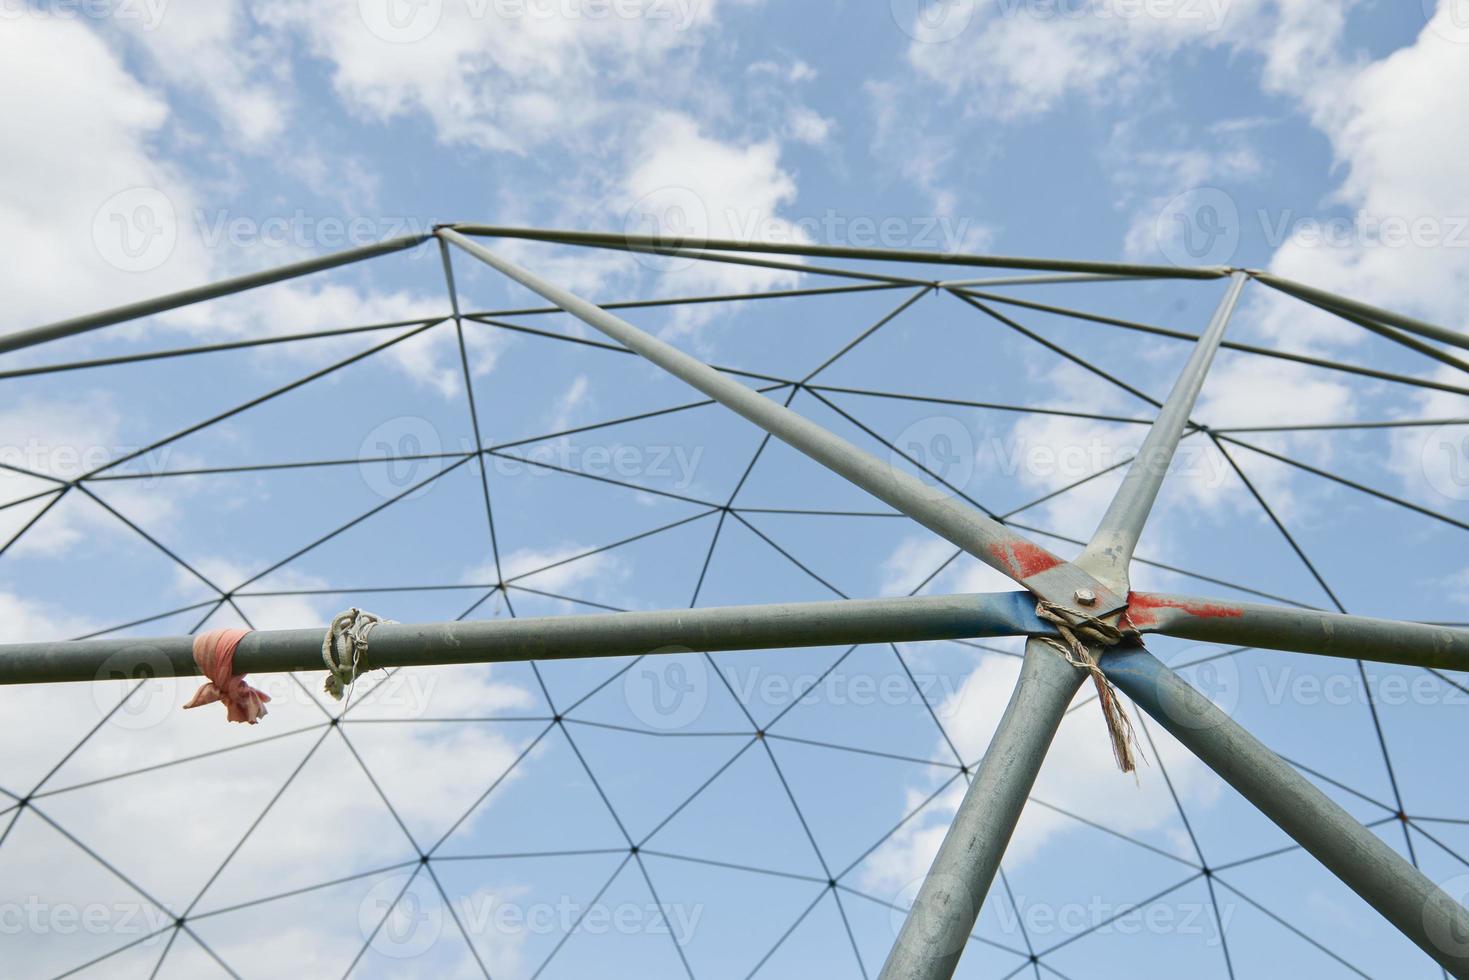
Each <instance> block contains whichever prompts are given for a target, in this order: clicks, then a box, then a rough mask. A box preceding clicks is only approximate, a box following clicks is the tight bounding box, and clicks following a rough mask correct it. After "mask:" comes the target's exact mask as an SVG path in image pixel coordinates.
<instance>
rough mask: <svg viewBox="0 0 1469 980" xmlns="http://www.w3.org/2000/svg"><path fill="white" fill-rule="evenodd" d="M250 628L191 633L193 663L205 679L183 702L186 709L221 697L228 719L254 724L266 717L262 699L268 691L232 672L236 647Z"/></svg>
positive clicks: (263, 699)
mask: <svg viewBox="0 0 1469 980" xmlns="http://www.w3.org/2000/svg"><path fill="white" fill-rule="evenodd" d="M251 632H253V631H252V630H243V629H221V630H210V631H209V632H208V633H200V634H199V635H198V636H196V637H194V663H196V664H198V666H199V672H200V673H201V674H203V675H204V676H205V677H207V678H208V680H206V681H205V682H204V683H203V684H201V685H200V686H199V690H197V691H195V692H194V696H193V697H192V698H190V699H189V703H188V704H186V705H184V708H185V710H187V709H189V708H197V707H199V706H200V705H205V704H213V703H214V702H215V701H223V702H224V707H225V712H226V716H227V718H228V720H229V721H238V722H242V723H244V724H247V725H254V724H258V723H259V721H260V719H261V718H264V717H265V715H266V714H267V712H266V710H265V702H267V701H269V700H270V695H269V694H266V693H265V692H264V691H257V690H255V688H253V687H251V686H250V685H249V684H246V683H245V675H244V674H236V673H235V650H236V649H237V648H238V647H239V645H240V641H241V640H243V639H244V638H245V637H247V636H249V635H250V633H251Z"/></svg>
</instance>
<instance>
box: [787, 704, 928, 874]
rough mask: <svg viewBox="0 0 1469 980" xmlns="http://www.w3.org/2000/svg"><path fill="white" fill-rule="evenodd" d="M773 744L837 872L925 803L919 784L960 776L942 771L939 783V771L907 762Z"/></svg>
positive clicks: (794, 744) (793, 792) (789, 743)
mask: <svg viewBox="0 0 1469 980" xmlns="http://www.w3.org/2000/svg"><path fill="white" fill-rule="evenodd" d="M798 710H799V709H798ZM769 741H770V750H771V752H772V753H773V754H774V756H775V760H776V762H777V763H778V764H779V765H780V769H781V773H782V775H784V776H785V778H786V782H788V783H789V784H790V785H791V795H792V796H794V797H795V801H796V804H797V805H798V806H799V807H800V808H801V814H802V815H803V816H804V817H805V819H806V823H807V824H808V825H809V826H810V827H811V832H812V834H813V835H814V836H815V837H816V840H817V841H818V842H819V843H820V844H821V849H822V854H823V855H824V856H825V857H826V859H827V862H828V863H829V864H830V865H831V866H832V870H833V872H837V871H840V870H841V869H842V868H845V867H847V866H848V865H850V864H852V863H853V862H856V861H858V860H860V859H861V858H862V857H863V856H864V854H866V853H867V852H868V851H869V850H870V849H871V848H872V847H873V846H874V845H876V844H878V843H879V842H880V841H881V840H882V839H883V838H884V836H885V835H887V834H888V833H890V832H891V831H892V830H893V828H894V827H895V826H897V825H898V824H899V823H900V822H901V821H902V820H903V818H904V817H906V816H907V815H908V814H909V813H910V812H911V811H912V810H913V808H914V807H915V806H916V805H917V804H918V803H919V802H921V801H922V799H923V796H922V795H920V794H919V793H918V792H915V790H914V786H915V784H918V783H920V782H921V783H924V784H925V785H926V784H927V783H928V781H929V780H931V779H934V778H937V779H939V780H940V781H942V780H944V779H948V778H950V777H952V776H955V775H957V772H956V771H943V770H937V773H938V775H937V776H936V777H935V776H934V775H931V774H930V772H929V770H930V769H932V768H933V767H930V766H924V765H921V764H917V763H913V762H908V761H906V760H897V759H887V758H882V757H879V756H873V755H866V754H861V753H854V752H842V751H839V750H835V749H829V748H826V747H824V746H817V745H807V744H805V743H803V742H793V741H790V740H785V739H770V740H769Z"/></svg>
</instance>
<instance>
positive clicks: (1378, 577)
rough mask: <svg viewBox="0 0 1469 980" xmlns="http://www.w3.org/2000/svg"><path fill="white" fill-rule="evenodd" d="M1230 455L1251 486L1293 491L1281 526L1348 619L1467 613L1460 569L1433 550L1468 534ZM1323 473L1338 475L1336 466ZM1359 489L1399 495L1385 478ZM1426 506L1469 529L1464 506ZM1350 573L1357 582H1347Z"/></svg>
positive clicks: (1262, 460) (1239, 453)
mask: <svg viewBox="0 0 1469 980" xmlns="http://www.w3.org/2000/svg"><path fill="white" fill-rule="evenodd" d="M1267 448H1268V447H1267ZM1230 449H1231V451H1232V452H1233V453H1234V454H1235V457H1236V459H1237V460H1238V462H1239V464H1240V466H1241V467H1242V468H1243V469H1244V470H1245V472H1246V473H1247V474H1249V475H1250V478H1251V479H1252V480H1255V481H1257V483H1263V484H1265V485H1272V484H1273V485H1280V484H1282V483H1284V484H1287V485H1288V487H1289V490H1290V494H1291V496H1290V498H1288V500H1287V504H1288V505H1289V504H1291V503H1295V506H1292V507H1290V509H1289V511H1288V512H1287V516H1285V517H1284V518H1283V519H1284V520H1285V522H1286V526H1287V528H1288V529H1289V530H1290V532H1291V534H1292V535H1293V536H1294V537H1295V539H1296V541H1297V543H1298V544H1299V546H1300V547H1301V549H1302V550H1303V551H1305V553H1306V554H1307V556H1308V557H1310V559H1311V560H1312V561H1313V562H1314V563H1315V564H1316V567H1317V569H1318V570H1319V571H1320V572H1321V573H1322V574H1323V575H1324V576H1325V577H1326V580H1327V582H1328V584H1330V585H1331V586H1332V588H1333V590H1334V591H1335V592H1336V593H1337V595H1338V598H1339V599H1340V601H1341V602H1342V604H1343V605H1344V606H1346V608H1347V610H1348V611H1349V612H1358V613H1361V614H1364V615H1402V613H1400V612H1398V611H1399V610H1402V609H1408V610H1411V611H1412V613H1413V614H1415V615H1417V616H1420V617H1422V618H1425V619H1443V618H1444V617H1445V615H1446V614H1448V615H1453V614H1454V613H1453V610H1454V609H1456V608H1457V609H1462V608H1463V603H1462V601H1461V600H1460V598H1459V595H1458V593H1459V591H1460V590H1461V588H1462V586H1461V585H1460V584H1459V583H1460V580H1461V579H1462V578H1463V566H1462V563H1461V562H1459V561H1457V560H1456V559H1455V557H1454V555H1453V554H1452V551H1451V550H1450V551H1449V553H1445V549H1443V548H1442V547H1436V545H1438V544H1439V543H1440V542H1444V541H1455V542H1458V541H1460V539H1462V538H1465V537H1469V531H1465V530H1464V529H1463V528H1461V527H1457V526H1454V525H1451V524H1447V523H1444V522H1442V521H1439V520H1436V519H1434V518H1432V517H1429V516H1426V515H1424V514H1420V513H1414V512H1412V511H1409V510H1407V509H1405V508H1403V507H1401V506H1399V505H1397V504H1393V503H1391V502H1388V501H1384V500H1379V499H1376V498H1374V497H1371V496H1368V495H1366V494H1364V493H1361V492H1359V491H1357V490H1354V489H1352V488H1350V487H1345V486H1341V485H1340V484H1337V483H1333V482H1330V481H1327V480H1325V479H1324V478H1322V477H1319V476H1317V475H1315V474H1311V473H1304V472H1302V471H1300V470H1299V469H1297V468H1295V467H1290V466H1286V465H1285V464H1283V463H1281V462H1278V461H1277V460H1274V459H1269V458H1266V457H1263V456H1260V455H1258V454H1256V453H1252V452H1249V451H1247V450H1239V449H1236V448H1235V447H1233V446H1231V447H1230ZM1286 455H1291V453H1286ZM1297 455H1299V456H1300V457H1301V458H1302V460H1303V461H1304V462H1307V463H1312V464H1318V465H1320V464H1319V462H1318V460H1317V459H1316V458H1313V456H1312V455H1310V454H1297ZM1323 468H1325V469H1326V470H1329V471H1335V470H1337V469H1338V467H1337V466H1336V465H1335V463H1327V464H1325V465H1324V467H1323ZM1344 475H1346V476H1347V478H1348V479H1351V478H1353V475H1352V474H1344ZM1361 482H1365V483H1366V484H1367V485H1368V486H1374V487H1376V488H1378V489H1381V490H1383V491H1384V492H1388V493H1393V492H1394V491H1396V490H1399V489H1400V487H1396V486H1393V485H1392V483H1391V481H1390V479H1386V478H1385V474H1382V473H1377V474H1372V475H1368V476H1364V477H1363V478H1362V481H1361ZM1400 496H1401V495H1400ZM1297 501H1299V502H1298V503H1296V502H1297ZM1427 506H1428V507H1430V509H1433V510H1435V511H1437V512H1438V513H1440V514H1443V515H1445V516H1447V517H1448V518H1450V519H1451V520H1456V521H1459V522H1460V523H1466V522H1469V507H1466V506H1465V504H1464V503H1463V502H1461V501H1457V500H1454V499H1451V498H1449V497H1447V496H1441V497H1439V499H1438V500H1437V501H1436V502H1429V503H1428V504H1427ZM1363 554H1370V555H1372V556H1373V560H1372V561H1371V562H1367V563H1364V562H1362V560H1361V556H1362V555H1363ZM1346 568H1351V569H1352V570H1353V572H1354V573H1355V574H1344V573H1343V572H1342V569H1346Z"/></svg>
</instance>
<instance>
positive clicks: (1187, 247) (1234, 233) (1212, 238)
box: [1154, 187, 1240, 266]
mask: <svg viewBox="0 0 1469 980" xmlns="http://www.w3.org/2000/svg"><path fill="white" fill-rule="evenodd" d="M1154 236H1155V238H1156V240H1157V242H1158V249H1159V251H1161V252H1162V253H1163V255H1164V256H1165V257H1167V259H1168V261H1170V262H1172V263H1173V264H1174V265H1181V266H1188V265H1228V264H1229V263H1230V261H1231V260H1233V258H1234V254H1235V252H1236V251H1237V250H1238V249H1239V239H1240V218H1239V208H1238V207H1236V206H1235V203H1234V198H1232V197H1230V196H1229V195H1228V194H1226V193H1225V192H1224V191H1222V190H1220V189H1219V188H1217V187H1195V188H1193V189H1192V190H1187V191H1184V192H1183V193H1182V194H1179V195H1177V196H1176V197H1174V198H1172V199H1171V200H1170V201H1169V202H1168V203H1167V204H1165V205H1164V206H1163V210H1162V211H1161V212H1159V214H1158V219H1157V222H1156V224H1155V226H1154Z"/></svg>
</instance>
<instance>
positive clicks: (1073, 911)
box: [1006, 808, 1222, 974]
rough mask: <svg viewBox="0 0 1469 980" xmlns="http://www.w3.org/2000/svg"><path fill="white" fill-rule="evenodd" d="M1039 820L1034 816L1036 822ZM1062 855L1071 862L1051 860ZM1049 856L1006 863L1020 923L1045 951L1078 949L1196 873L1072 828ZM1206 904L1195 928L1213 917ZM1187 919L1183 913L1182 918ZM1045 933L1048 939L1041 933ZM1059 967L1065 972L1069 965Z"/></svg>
mask: <svg viewBox="0 0 1469 980" xmlns="http://www.w3.org/2000/svg"><path fill="white" fill-rule="evenodd" d="M1033 811H1034V808H1032V810H1031V811H1028V813H1033ZM1038 816H1039V814H1034V815H1033V816H1032V819H1035V818H1036V817H1038ZM1061 855H1064V856H1067V857H1069V858H1070V860H1069V861H1063V862H1062V863H1055V862H1053V861H1052V860H1051V858H1052V857H1053V856H1061ZM1046 858H1047V860H1045V861H1043V862H1042V861H1035V860H1024V861H1011V862H1009V863H1007V865H1006V870H1007V873H1008V874H1009V879H1010V887H1011V889H1012V890H1013V892H1014V896H1015V904H1016V907H1017V909H1018V910H1019V915H1020V918H1021V921H1023V922H1024V923H1025V926H1026V929H1027V930H1029V931H1030V932H1031V933H1032V935H1031V939H1032V941H1033V942H1034V943H1035V944H1036V946H1037V947H1038V948H1042V949H1044V948H1047V947H1050V946H1055V945H1057V944H1059V943H1061V942H1064V941H1066V940H1068V939H1074V940H1076V941H1077V943H1078V945H1079V944H1080V942H1083V941H1085V938H1084V937H1088V936H1092V935H1095V932H1094V931H1093V930H1095V929H1096V928H1097V927H1102V926H1104V923H1105V922H1106V921H1107V920H1108V919H1110V918H1112V917H1113V916H1116V915H1121V914H1124V913H1125V912H1127V910H1129V909H1131V908H1133V907H1135V906H1137V905H1139V904H1146V903H1147V902H1148V900H1149V899H1152V898H1153V896H1155V895H1159V894H1160V893H1163V892H1167V891H1168V889H1171V888H1173V887H1174V886H1176V885H1179V884H1180V883H1181V882H1183V881H1185V880H1186V879H1188V878H1190V877H1191V876H1194V875H1196V874H1197V873H1198V872H1197V871H1196V870H1195V869H1192V868H1189V867H1188V866H1187V865H1184V864H1180V863H1177V862H1175V861H1171V860H1169V859H1167V858H1164V857H1161V856H1158V855H1155V854H1153V853H1151V852H1149V851H1145V850H1142V849H1140V848H1138V847H1136V846H1134V845H1132V844H1130V843H1128V842H1127V841H1123V840H1119V839H1118V838H1116V837H1114V836H1112V835H1109V834H1104V833H1102V832H1101V831H1098V830H1094V829H1092V828H1088V827H1083V828H1078V829H1073V830H1068V831H1067V832H1066V833H1065V834H1064V835H1057V836H1055V837H1054V838H1053V839H1052V840H1050V841H1047V850H1046ZM1068 875H1070V877H1069V878H1068ZM1178 896H1179V892H1176V891H1173V892H1168V894H1167V895H1165V896H1163V897H1162V898H1159V899H1155V900H1156V901H1163V902H1167V903H1168V904H1170V905H1173V904H1176V903H1178V902H1179V901H1180V899H1179V897H1178ZM1207 901H1208V900H1207V898H1205V899H1204V907H1203V908H1201V909H1197V910H1194V915H1195V916H1196V917H1195V918H1194V919H1193V924H1194V925H1196V926H1199V927H1200V928H1202V927H1203V923H1205V922H1207V921H1208V919H1209V917H1210V913H1209V910H1208V905H1207ZM1201 913H1202V914H1201ZM1183 916H1184V912H1180V914H1179V917H1180V918H1182V917H1183ZM1041 932H1044V933H1045V935H1039V934H1038V933H1041ZM1060 969H1061V970H1062V971H1063V972H1066V970H1065V967H1061V968H1060ZM1221 974H1222V965H1221Z"/></svg>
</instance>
